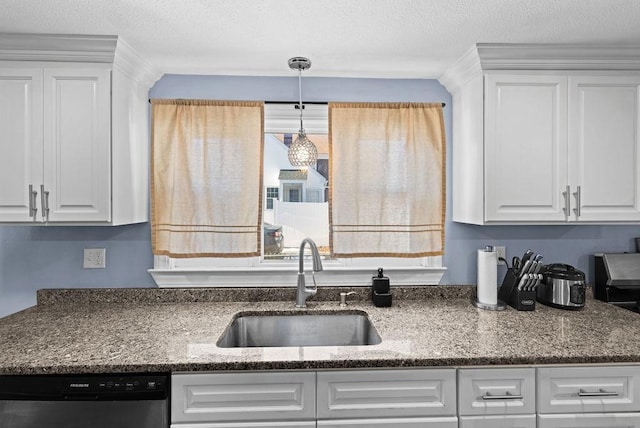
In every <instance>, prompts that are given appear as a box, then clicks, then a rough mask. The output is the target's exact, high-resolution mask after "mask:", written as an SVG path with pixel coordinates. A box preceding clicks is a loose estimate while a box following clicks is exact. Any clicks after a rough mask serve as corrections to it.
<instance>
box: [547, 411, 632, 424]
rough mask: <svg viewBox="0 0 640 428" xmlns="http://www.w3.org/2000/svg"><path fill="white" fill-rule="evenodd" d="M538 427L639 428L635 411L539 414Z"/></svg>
mask: <svg viewBox="0 0 640 428" xmlns="http://www.w3.org/2000/svg"><path fill="white" fill-rule="evenodd" d="M538 428H640V415H639V414H636V413H608V414H603V413H600V414H583V415H580V414H567V415H539V416H538Z"/></svg>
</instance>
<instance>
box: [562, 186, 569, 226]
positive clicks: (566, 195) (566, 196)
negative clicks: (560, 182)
mask: <svg viewBox="0 0 640 428" xmlns="http://www.w3.org/2000/svg"><path fill="white" fill-rule="evenodd" d="M562 196H564V208H563V209H562V211H564V216H565V217H567V218H568V217H569V216H570V215H571V186H567V189H566V190H565V191H564V192H562Z"/></svg>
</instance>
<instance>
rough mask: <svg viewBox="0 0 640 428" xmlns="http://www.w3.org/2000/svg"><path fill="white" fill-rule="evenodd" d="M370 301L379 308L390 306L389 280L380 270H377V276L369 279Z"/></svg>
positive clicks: (391, 297)
mask: <svg viewBox="0 0 640 428" xmlns="http://www.w3.org/2000/svg"><path fill="white" fill-rule="evenodd" d="M371 300H372V301H373V304H374V305H376V306H377V307H379V308H388V307H389V306H391V303H392V300H393V296H392V295H391V283H390V282H389V278H388V277H386V276H384V274H383V269H382V268H378V276H374V277H373V278H371Z"/></svg>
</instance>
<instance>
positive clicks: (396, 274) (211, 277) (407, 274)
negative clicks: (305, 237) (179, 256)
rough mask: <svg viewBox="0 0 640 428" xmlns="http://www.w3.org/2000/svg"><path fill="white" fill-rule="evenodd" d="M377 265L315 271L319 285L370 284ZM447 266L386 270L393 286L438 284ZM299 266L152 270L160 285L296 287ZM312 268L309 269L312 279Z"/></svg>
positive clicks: (403, 267)
mask: <svg viewBox="0 0 640 428" xmlns="http://www.w3.org/2000/svg"><path fill="white" fill-rule="evenodd" d="M377 269H378V267H377V266H376V267H371V266H362V267H354V266H349V267H345V266H325V267H324V270H323V271H322V272H317V273H316V274H315V278H316V283H317V284H318V286H356V287H357V286H370V285H371V278H372V277H373V276H375V275H376V272H377ZM446 270H447V268H446V267H424V266H389V267H385V268H384V273H385V275H386V276H388V277H389V278H390V279H391V285H392V286H398V285H437V284H439V283H440V279H441V278H442V276H443V275H444V273H445V272H446ZM297 271H298V268H297V266H262V267H259V268H251V269H247V268H246V267H215V268H173V269H149V270H148V272H149V274H150V275H151V276H152V277H153V280H154V281H155V283H156V284H157V285H158V287H159V288H182V287H282V286H287V285H290V286H292V287H295V286H296V281H297V279H296V278H297ZM310 271H311V269H310V268H307V269H306V272H307V276H308V277H309V278H308V280H310V277H311V275H310Z"/></svg>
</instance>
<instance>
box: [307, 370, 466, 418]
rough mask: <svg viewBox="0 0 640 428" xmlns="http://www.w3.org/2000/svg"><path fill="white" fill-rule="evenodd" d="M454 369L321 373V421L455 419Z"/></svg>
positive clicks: (319, 403) (319, 414) (319, 386)
mask: <svg viewBox="0 0 640 428" xmlns="http://www.w3.org/2000/svg"><path fill="white" fill-rule="evenodd" d="M455 373H456V372H455V369H417V370H362V371H335V372H318V419H343V418H377V417H386V418H392V417H421V416H455V414H456V394H455V390H456V374H455Z"/></svg>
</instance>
